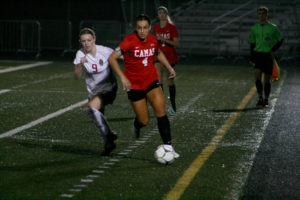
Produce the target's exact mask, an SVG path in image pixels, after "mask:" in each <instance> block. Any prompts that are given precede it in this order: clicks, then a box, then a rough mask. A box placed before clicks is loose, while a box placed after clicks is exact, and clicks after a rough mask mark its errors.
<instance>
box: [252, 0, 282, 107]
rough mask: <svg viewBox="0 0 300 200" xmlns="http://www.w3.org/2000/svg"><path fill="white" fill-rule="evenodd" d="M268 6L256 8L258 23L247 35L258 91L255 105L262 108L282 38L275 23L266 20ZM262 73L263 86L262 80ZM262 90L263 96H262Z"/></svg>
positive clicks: (265, 101) (266, 101)
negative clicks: (276, 52)
mask: <svg viewBox="0 0 300 200" xmlns="http://www.w3.org/2000/svg"><path fill="white" fill-rule="evenodd" d="M268 12H269V10H268V8H267V7H265V6H261V7H259V8H258V9H257V14H258V18H259V23H257V24H255V25H253V26H252V28H251V31H250V36H249V43H250V49H251V57H250V63H251V64H252V65H253V66H254V72H255V85H256V89H257V93H258V97H259V99H258V102H257V104H256V106H257V107H258V108H263V107H265V106H266V105H268V99H269V95H270V92H271V82H270V78H271V75H272V71H273V59H274V58H275V57H274V56H275V51H276V50H277V49H278V48H279V47H280V46H281V44H282V42H283V38H282V35H281V33H280V32H279V29H278V28H277V26H276V25H275V24H271V23H270V22H269V21H268ZM262 73H264V86H263V82H262ZM263 91H264V93H265V98H263Z"/></svg>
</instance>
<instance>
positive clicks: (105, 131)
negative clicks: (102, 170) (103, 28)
mask: <svg viewBox="0 0 300 200" xmlns="http://www.w3.org/2000/svg"><path fill="white" fill-rule="evenodd" d="M79 38H80V39H79V41H80V43H81V45H82V47H83V48H81V49H80V50H78V51H77V53H76V58H75V59H74V65H75V71H74V76H75V79H79V78H80V77H81V75H82V72H83V71H85V82H86V86H87V90H88V92H89V102H88V108H87V114H88V115H89V116H90V117H91V118H92V120H93V121H94V123H95V124H96V126H97V127H98V129H99V132H100V135H101V136H102V137H103V139H104V151H103V152H102V153H101V155H102V156H108V155H109V154H110V153H111V152H112V151H113V150H114V149H115V148H116V144H115V142H114V141H115V140H116V139H117V136H116V135H115V134H114V133H113V132H112V131H111V129H110V127H109V125H108V123H107V121H106V120H105V118H104V108H105V105H107V104H112V103H113V101H114V100H115V98H116V93H117V89H118V85H117V81H116V78H115V76H114V74H113V72H112V70H111V68H110V66H109V62H108V58H109V56H110V55H111V53H112V52H113V50H112V49H111V48H108V47H104V46H101V45H96V35H95V32H94V31H93V30H92V29H89V28H83V29H82V30H81V31H80V33H79Z"/></svg>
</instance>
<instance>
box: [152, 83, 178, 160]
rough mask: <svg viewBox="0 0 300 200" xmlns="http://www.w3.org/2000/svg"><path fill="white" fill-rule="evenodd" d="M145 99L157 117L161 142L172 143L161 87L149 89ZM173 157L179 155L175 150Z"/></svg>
mask: <svg viewBox="0 0 300 200" xmlns="http://www.w3.org/2000/svg"><path fill="white" fill-rule="evenodd" d="M147 100H148V101H149V103H150V105H151V106H152V108H153V110H154V114H155V116H156V118H157V126H158V130H159V134H160V136H161V139H162V141H163V143H164V144H167V145H172V141H171V140H172V138H171V129H170V122H169V119H168V116H167V115H166V107H165V99H164V96H163V92H162V90H161V88H159V87H157V88H154V89H152V90H150V91H149V92H148V93H147ZM172 149H173V147H172ZM173 150H174V149H173ZM174 157H175V158H178V157H179V154H178V153H176V152H175V150H174Z"/></svg>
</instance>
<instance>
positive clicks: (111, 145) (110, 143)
mask: <svg viewBox="0 0 300 200" xmlns="http://www.w3.org/2000/svg"><path fill="white" fill-rule="evenodd" d="M117 138H118V137H117V135H115V134H109V135H108V136H107V142H106V144H105V145H104V151H103V152H102V153H101V154H100V155H101V156H109V154H110V153H111V152H112V151H113V150H114V149H115V148H116V144H115V142H114V141H115V140H116V139H117Z"/></svg>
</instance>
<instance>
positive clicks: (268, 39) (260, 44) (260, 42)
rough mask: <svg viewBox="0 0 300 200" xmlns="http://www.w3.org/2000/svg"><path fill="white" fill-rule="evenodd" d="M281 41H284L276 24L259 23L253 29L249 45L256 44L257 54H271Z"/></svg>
mask: <svg viewBox="0 0 300 200" xmlns="http://www.w3.org/2000/svg"><path fill="white" fill-rule="evenodd" d="M280 40H282V35H281V33H280V32H279V29H278V28H277V26H276V25H275V24H271V23H269V22H267V23H266V24H264V25H261V24H260V23H257V24H255V25H253V26H252V27H251V31H250V36H249V43H252V44H255V48H254V51H256V52H270V51H271V49H272V47H273V46H274V45H275V44H276V43H277V42H278V41H280Z"/></svg>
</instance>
